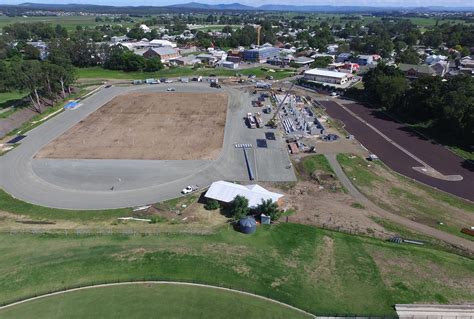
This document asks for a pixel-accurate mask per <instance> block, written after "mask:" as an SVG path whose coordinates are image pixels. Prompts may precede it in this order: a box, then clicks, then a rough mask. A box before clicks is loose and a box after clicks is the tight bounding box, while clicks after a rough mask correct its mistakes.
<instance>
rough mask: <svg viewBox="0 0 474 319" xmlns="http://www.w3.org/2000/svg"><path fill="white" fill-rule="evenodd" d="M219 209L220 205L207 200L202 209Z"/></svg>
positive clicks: (212, 200)
mask: <svg viewBox="0 0 474 319" xmlns="http://www.w3.org/2000/svg"><path fill="white" fill-rule="evenodd" d="M219 208H220V204H219V202H218V201H216V200H215V199H209V200H207V203H206V205H204V209H207V210H216V209H219Z"/></svg>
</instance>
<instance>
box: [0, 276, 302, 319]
mask: <svg viewBox="0 0 474 319" xmlns="http://www.w3.org/2000/svg"><path fill="white" fill-rule="evenodd" d="M244 305H245V306H244ZM236 307H239V310H238V311H235V308H236ZM32 313H34V314H35V318H37V319H40V318H45V319H46V318H47V319H53V318H118V317H121V318H206V319H207V318H223V317H225V318H229V319H231V318H242V316H245V317H247V318H282V319H284V318H308V316H307V315H304V314H302V313H300V312H298V311H296V310H293V309H290V308H287V307H284V306H281V305H278V304H276V303H272V302H270V301H266V300H263V299H259V298H254V297H251V296H247V295H241V294H238V293H233V292H228V291H223V290H217V289H212V288H203V287H192V286H181V285H176V286H172V285H145V284H142V285H128V286H118V287H105V288H94V289H87V290H81V291H74V292H69V293H67V294H64V295H59V296H53V297H48V298H45V299H41V300H35V301H31V302H28V303H25V304H22V305H18V306H15V307H12V308H9V309H5V310H3V311H1V310H0V314H1V316H2V318H5V319H7V318H15V319H20V318H31V314H32Z"/></svg>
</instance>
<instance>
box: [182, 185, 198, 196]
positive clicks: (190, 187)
mask: <svg viewBox="0 0 474 319" xmlns="http://www.w3.org/2000/svg"><path fill="white" fill-rule="evenodd" d="M197 189H198V186H197V185H188V186H186V188H183V190H182V191H181V194H184V195H186V194H189V193H192V192H194V191H196V190H197Z"/></svg>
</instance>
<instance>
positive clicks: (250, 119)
mask: <svg viewBox="0 0 474 319" xmlns="http://www.w3.org/2000/svg"><path fill="white" fill-rule="evenodd" d="M247 123H248V125H249V128H256V127H257V122H256V121H255V118H254V117H253V115H252V113H247Z"/></svg>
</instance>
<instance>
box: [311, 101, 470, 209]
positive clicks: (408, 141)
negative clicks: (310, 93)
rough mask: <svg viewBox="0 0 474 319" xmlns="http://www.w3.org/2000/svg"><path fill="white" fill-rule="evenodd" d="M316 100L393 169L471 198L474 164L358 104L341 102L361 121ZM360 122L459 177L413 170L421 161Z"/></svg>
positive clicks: (433, 166) (446, 172) (433, 164)
mask: <svg viewBox="0 0 474 319" xmlns="http://www.w3.org/2000/svg"><path fill="white" fill-rule="evenodd" d="M320 103H321V104H322V105H323V106H324V107H325V108H326V112H327V113H328V115H329V116H331V117H333V118H335V119H339V120H341V121H342V122H344V124H345V129H346V130H347V131H348V132H349V133H351V134H353V135H354V136H355V138H356V139H357V140H358V141H359V142H360V143H362V144H363V145H364V146H365V147H366V148H368V149H369V150H370V152H372V153H374V154H376V155H377V156H378V157H380V159H381V160H382V161H383V162H384V163H386V164H387V165H388V166H389V167H390V168H392V169H393V170H394V171H396V172H398V173H400V174H402V175H405V176H407V177H410V178H413V179H415V180H417V181H419V182H422V183H424V184H427V185H430V186H432V187H435V188H438V189H440V190H443V191H445V192H448V193H451V194H453V195H456V196H459V197H462V198H465V199H468V200H471V201H474V167H473V165H472V164H470V163H469V162H467V161H465V160H463V159H462V158H460V157H458V156H456V155H455V154H453V153H452V152H450V151H449V150H447V149H446V148H445V147H443V146H441V145H439V144H435V143H433V142H431V141H430V140H427V139H425V138H423V137H422V136H420V135H419V134H417V133H416V132H414V131H413V130H411V129H410V128H408V127H407V126H405V125H403V124H400V123H398V122H396V121H394V120H393V119H391V118H389V117H388V116H386V115H385V114H383V113H381V112H377V111H374V110H372V109H369V108H367V107H365V106H363V105H360V104H344V105H345V107H347V108H348V109H349V110H350V111H351V112H353V113H354V114H356V115H357V116H358V117H360V118H361V119H362V120H363V121H361V120H360V119H358V118H356V117H355V116H353V115H352V114H350V113H349V112H347V111H346V110H345V109H344V108H342V107H341V106H340V105H339V104H338V103H336V102H335V101H324V100H321V101H320ZM364 122H366V123H368V124H370V125H371V126H373V127H375V128H376V129H377V130H379V131H380V132H382V133H383V134H384V135H386V136H387V137H389V138H390V139H391V141H393V142H396V144H398V145H400V146H401V147H403V148H404V149H406V150H407V151H408V152H409V153H412V154H414V155H416V157H417V158H419V159H421V160H422V161H423V162H425V163H427V164H428V165H430V166H431V167H432V168H434V169H435V170H438V171H439V172H440V173H442V174H446V175H448V174H450V175H454V174H455V175H460V176H462V180H458V181H448V180H443V179H439V178H434V177H431V176H428V175H426V174H423V173H421V172H419V171H417V170H414V169H413V167H419V166H422V164H421V163H420V162H419V161H417V160H415V159H414V158H412V157H411V156H409V155H407V154H406V153H404V152H402V151H401V150H400V149H399V148H397V147H396V146H395V145H394V144H393V143H391V142H390V141H388V140H387V139H385V138H384V137H382V136H381V135H380V134H378V133H377V132H376V131H374V130H373V129H372V128H371V127H369V126H368V125H367V124H366V123H364Z"/></svg>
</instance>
